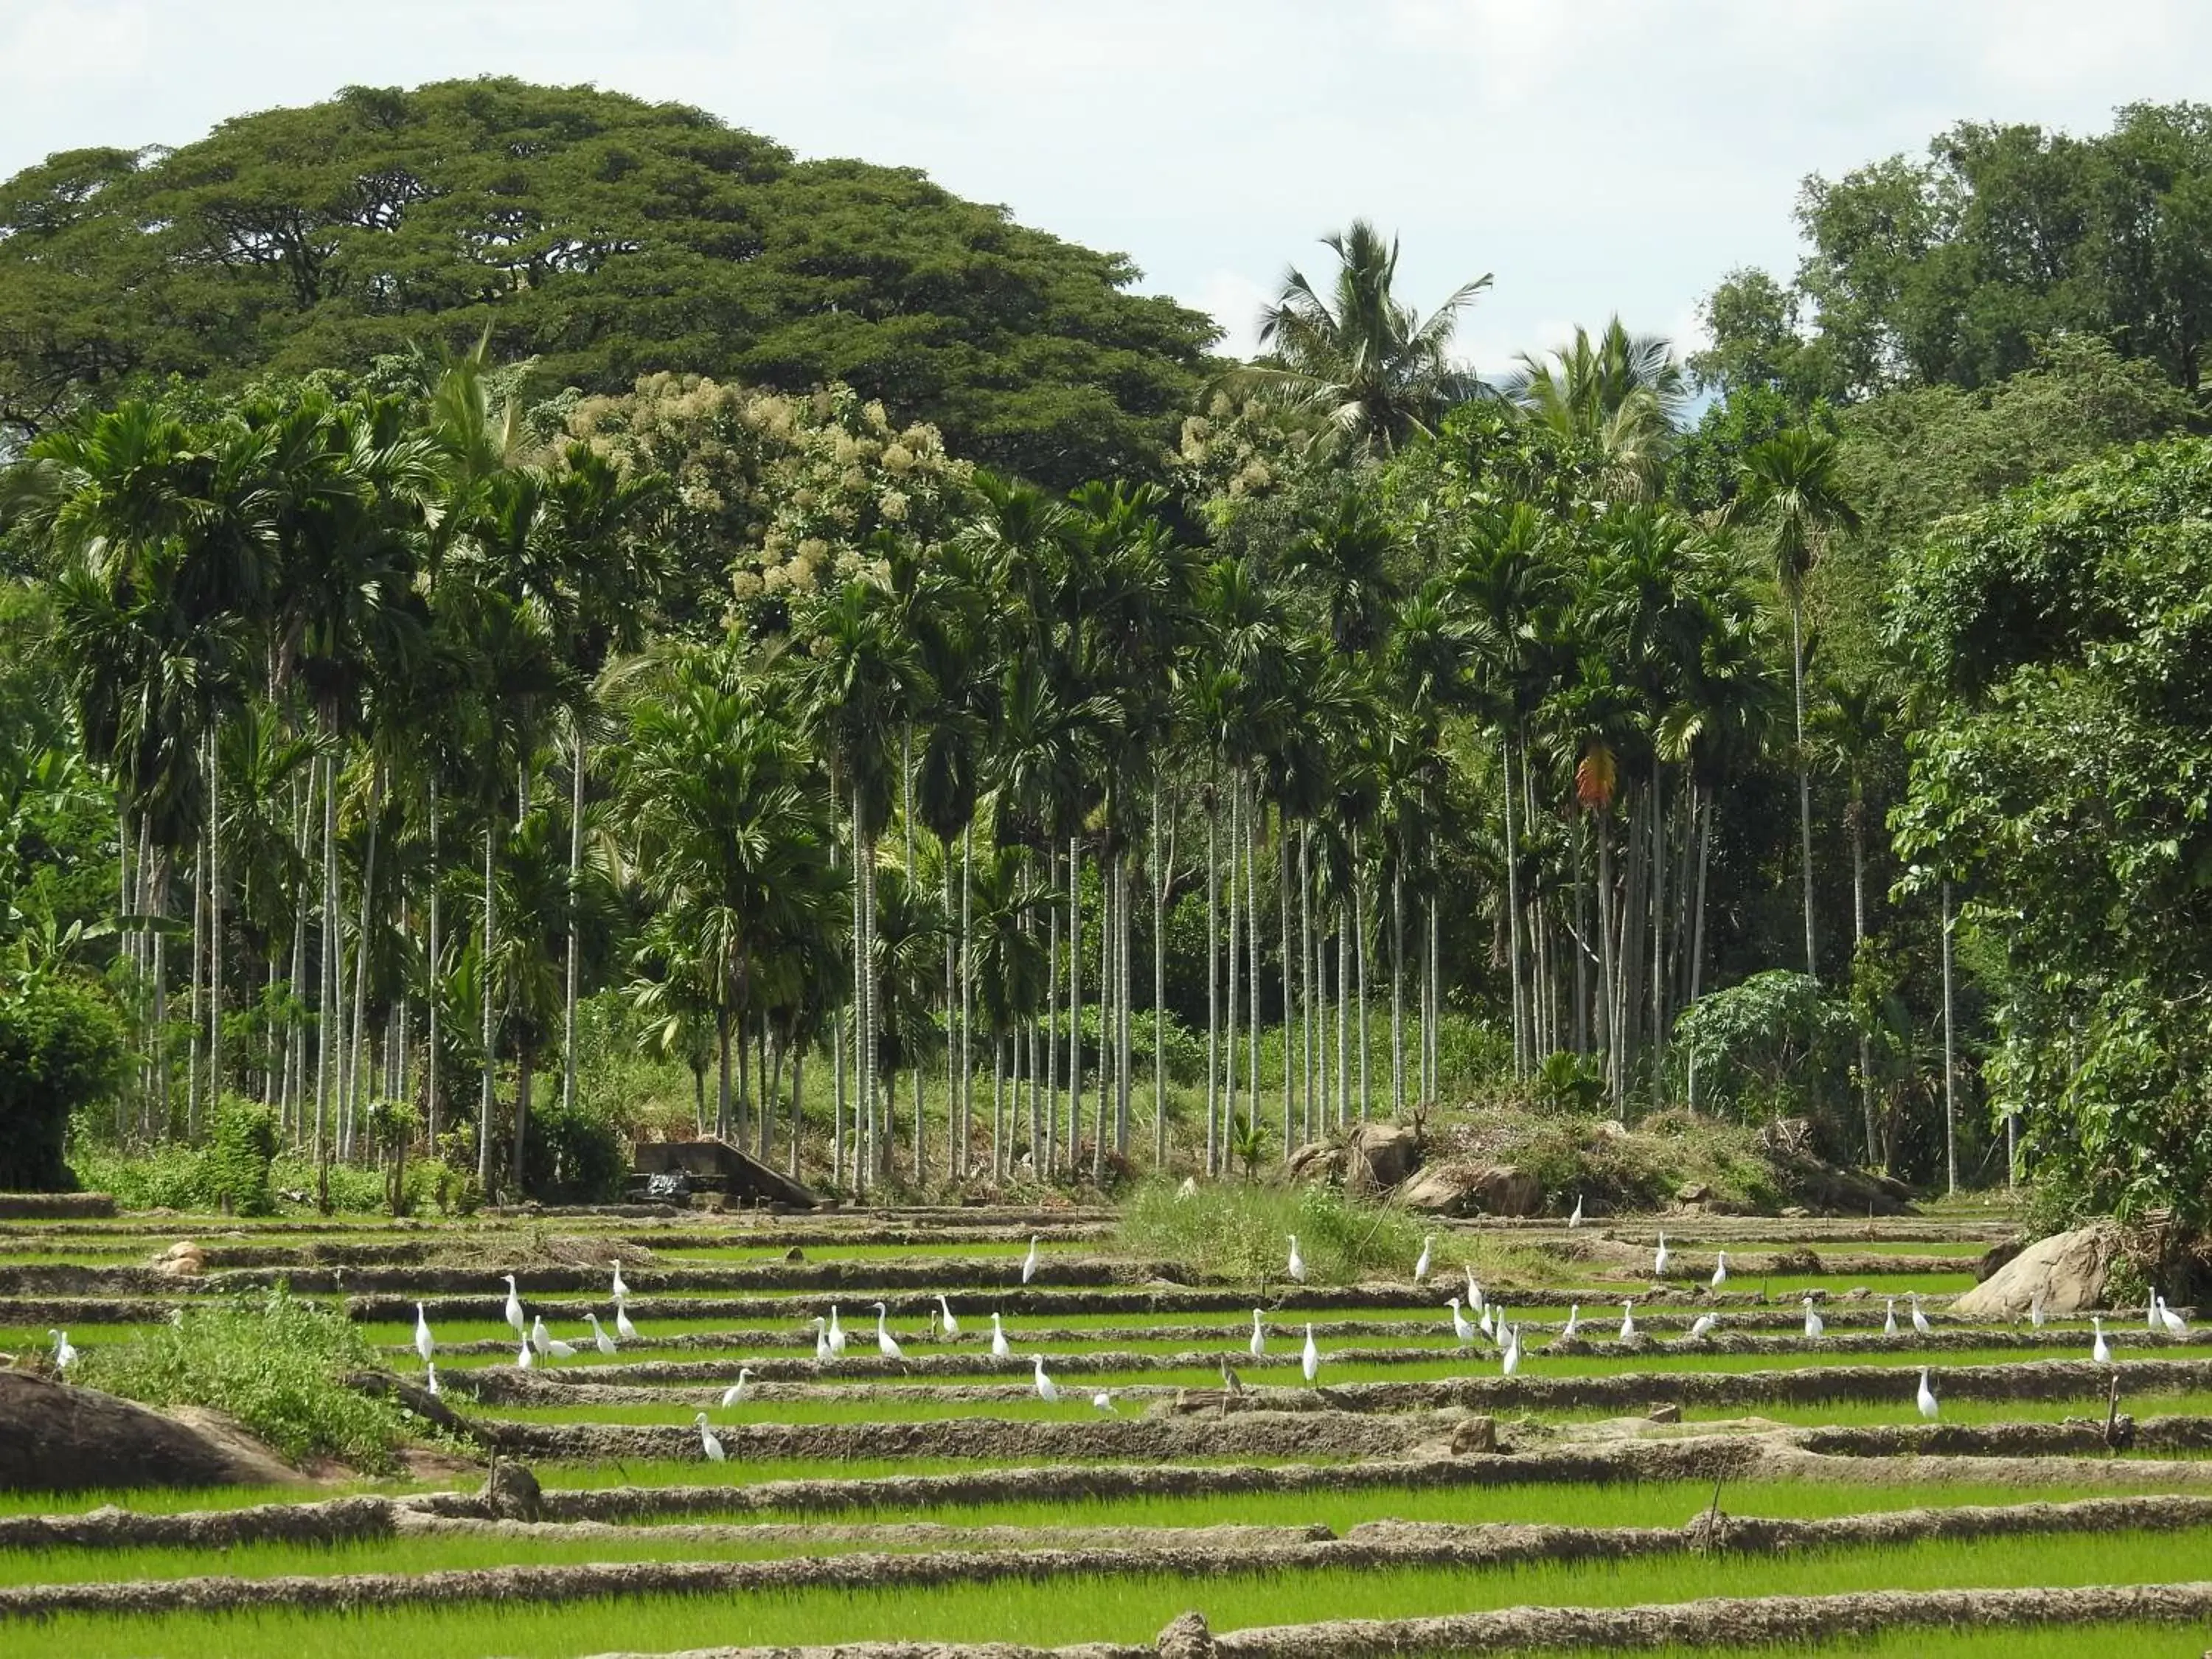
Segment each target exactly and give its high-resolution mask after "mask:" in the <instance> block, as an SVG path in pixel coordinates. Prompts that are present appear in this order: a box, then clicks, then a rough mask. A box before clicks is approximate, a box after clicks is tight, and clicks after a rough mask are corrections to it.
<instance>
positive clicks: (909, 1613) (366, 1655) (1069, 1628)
mask: <svg viewBox="0 0 2212 1659" xmlns="http://www.w3.org/2000/svg"><path fill="white" fill-rule="evenodd" d="M2208 1551H2212V1529H2202V1528H2200V1529H2195V1530H2191V1531H2185V1532H2166V1533H2136V1532H2114V1533H2101V1534H2088V1535H2066V1536H2059V1537H2049V1536H2015V1537H2004V1538H1991V1539H1972V1540H1963V1541H1961V1540H1942V1541H1932V1542H1927V1543H1917V1544H1912V1545H1906V1546H1893V1547H1879V1548H1855V1549H1848V1550H1835V1551H1818V1552H1807V1553H1802V1554H1795V1555H1784V1556H1773V1555H1729V1554H1725V1553H1717V1554H1709V1555H1694V1556H1682V1555H1668V1556H1663V1557H1657V1558H1651V1559H1632V1560H1627V1561H1620V1562H1581V1561H1577V1562H1546V1563H1541V1564H1535V1565H1522V1566H1515V1567H1510V1568H1502V1569H1493V1570H1480V1569H1464V1568H1462V1569H1455V1570H1449V1571H1442V1570H1435V1569H1427V1568H1421V1569H1406V1570H1376V1569H1371V1568H1370V1569H1363V1570H1358V1571H1351V1570H1342V1569H1328V1570H1322V1571H1274V1572H1265V1573H1238V1574H1214V1575H1211V1576H1208V1577H1205V1578H1204V1579H1201V1580H1194V1579H1192V1578H1190V1577H1185V1576H1181V1575H1166V1574H1159V1573H1148V1572H1138V1573H1129V1574H1126V1575H1117V1576H1114V1577H1091V1578H1078V1579H1069V1578H1054V1579H1046V1580H1037V1581H1023V1580H1012V1581H998V1582H994V1583H984V1584H952V1585H943V1586H935V1587H929V1588H906V1587H889V1586H887V1587H884V1588H882V1589H852V1588H850V1587H847V1586H842V1585H841V1586H836V1587H809V1588H806V1589H798V1590H785V1591H773V1592H764V1593H760V1594H747V1595H702V1596H696V1597H684V1598H678V1597H652V1596H635V1597H629V1598H625V1599H622V1600H609V1601H590V1602H580V1603H556V1604H533V1603H531V1602H527V1601H507V1602H501V1603H496V1604H483V1605H477V1606H460V1607H453V1606H439V1607H410V1606H406V1605H392V1606H384V1607H364V1608H360V1609H357V1610H353V1611H349V1612H345V1613H302V1612H299V1611H295V1610H289V1609H283V1610H280V1609H268V1610H261V1611H256V1612H253V1613H230V1614H208V1613H179V1614H171V1615H143V1614H140V1615H112V1614H76V1613H72V1614H64V1615H61V1616H58V1617H56V1618H54V1619H52V1620H47V1621H46V1622H44V1623H43V1624H41V1625H40V1627H39V1629H38V1631H37V1632H36V1635H37V1640H38V1642H39V1644H40V1651H42V1652H53V1653H66V1654H69V1655H70V1656H71V1659H125V1656H131V1659H137V1656H143V1655H144V1654H148V1653H160V1654H161V1655H163V1656H164V1659H259V1656H264V1655H268V1656H279V1655H281V1656H285V1659H291V1656H296V1655H298V1654H301V1653H313V1654H314V1655H316V1656H317V1659H388V1656H389V1655H390V1654H392V1653H393V1652H404V1653H406V1654H407V1655H408V1656H409V1659H477V1656H481V1655H483V1654H485V1653H500V1654H506V1655H512V1656H517V1659H566V1656H572V1655H579V1654H588V1653H599V1652H605V1651H607V1650H625V1651H630V1652H656V1651H667V1650H679V1649H684V1648H692V1647H704V1646H709V1645H713V1644H716V1643H719V1642H724V1641H726V1640H727V1639H728V1632H730V1631H731V1630H732V1628H741V1629H742V1630H743V1631H744V1640H745V1641H746V1642H748V1643H750V1644H761V1645H781V1644H787V1645H793V1646H797V1645H801V1644H811V1643H821V1642H824V1641H829V1640H837V1641H843V1642H856V1641H867V1640H889V1639H898V1640H903V1641H908V1642H933V1641H934V1642H977V1641H983V1640H994V1641H1000V1642H1010V1643H1016V1644H1032V1645H1038V1646H1044V1645H1049V1644H1065V1643H1071V1642H1080V1641H1105V1642H1119V1643H1124V1644H1138V1643H1144V1642H1149V1641H1150V1640H1151V1639H1152V1637H1153V1636H1154V1635H1155V1634H1156V1633H1157V1632H1158V1631H1159V1630H1160V1628H1161V1627H1162V1626H1164V1625H1166V1624H1167V1623H1168V1621H1169V1620H1171V1619H1173V1618H1175V1617H1176V1615H1177V1614H1179V1613H1182V1612H1183V1611H1184V1610H1185V1609H1187V1608H1190V1607H1197V1608H1199V1609H1200V1610H1201V1611H1202V1612H1203V1613H1205V1614H1206V1618H1207V1620H1208V1621H1209V1622H1210V1623H1211V1624H1212V1626H1213V1627H1214V1629H1216V1630H1217V1631H1222V1630H1235V1629H1239V1628H1243V1627H1246V1626H1257V1625H1284V1624H1303V1623H1310V1622H1316V1621H1319V1620H1336V1619H1356V1618H1370V1619H1378V1618H1385V1619H1387V1618H1411V1617H1419V1616H1425V1615H1437V1614H1444V1613H1469V1612H1478V1611H1482V1610H1486V1609H1488V1608H1493V1607H1515V1606H1524V1605H1534V1606H1550V1607H1577V1606H1608V1607H1626V1606H1634V1605H1638V1604H1642V1603H1646V1602H1678V1601H1690V1600H1695V1599H1699V1598H1702V1597H1706V1596H1745V1595H1827V1594H1835V1593H1840V1592H1845V1591H1850V1590H1856V1589H1900V1590H1908V1591H1909V1590H1916V1589H1941V1588H1948V1587H1979V1588H2002V1587H2010V1586H2028V1585H2038V1586H2046V1587H2063V1586H2068V1585H2078V1584H2125V1583H2162V1582H2166V1581H2167V1580H2169V1579H2172V1577H2176V1576H2177V1574H2178V1573H2179V1572H2181V1571H2185V1569H2186V1567H2187V1565H2189V1564H2191V1563H2193V1562H2198V1561H2202V1560H2203V1559H2207V1552H2208ZM2008 1634H2010V1632H2008Z"/></svg>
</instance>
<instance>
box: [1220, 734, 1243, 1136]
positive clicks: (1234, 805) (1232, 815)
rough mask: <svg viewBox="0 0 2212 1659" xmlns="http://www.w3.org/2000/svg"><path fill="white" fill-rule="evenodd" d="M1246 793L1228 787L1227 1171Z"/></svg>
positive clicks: (1233, 1115)
mask: <svg viewBox="0 0 2212 1659" xmlns="http://www.w3.org/2000/svg"><path fill="white" fill-rule="evenodd" d="M1243 814H1244V792H1243V790H1242V789H1241V788H1239V787H1237V781H1236V779H1235V778H1234V777H1232V778H1231V781H1230V785H1229V1005H1228V1009H1229V1011H1228V1019H1227V1024H1226V1028H1225V1033H1224V1035H1225V1044H1226V1046H1225V1048H1224V1051H1223V1055H1222V1084H1221V1090H1222V1108H1221V1128H1222V1166H1223V1167H1224V1168H1227V1167H1228V1162H1229V1158H1230V1156H1231V1153H1230V1151H1229V1148H1230V1146H1231V1137H1232V1136H1233V1134H1234V1133H1235V1127H1236V1123H1237V1013H1238V1009H1237V971H1238V962H1237V920H1238V917H1239V915H1240V914H1241V912H1242V910H1243V895H1242V892H1241V890H1240V888H1239V884H1238V883H1237V846H1238V836H1239V833H1240V831H1241V829H1242V827H1243Z"/></svg>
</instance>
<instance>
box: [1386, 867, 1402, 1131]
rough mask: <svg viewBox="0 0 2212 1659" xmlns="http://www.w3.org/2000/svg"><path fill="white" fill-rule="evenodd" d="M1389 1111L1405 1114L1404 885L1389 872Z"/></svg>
mask: <svg viewBox="0 0 2212 1659" xmlns="http://www.w3.org/2000/svg"><path fill="white" fill-rule="evenodd" d="M1390 1112H1391V1115H1392V1116H1394V1117H1403V1116H1404V1115H1405V1113H1406V888H1405V880H1404V878H1403V877H1402V875H1401V873H1400V872H1397V871H1395V870H1393V871H1392V872H1390Z"/></svg>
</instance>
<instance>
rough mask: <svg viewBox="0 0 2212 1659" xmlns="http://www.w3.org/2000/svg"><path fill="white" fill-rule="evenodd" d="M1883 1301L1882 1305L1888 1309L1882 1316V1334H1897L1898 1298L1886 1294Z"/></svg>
mask: <svg viewBox="0 0 2212 1659" xmlns="http://www.w3.org/2000/svg"><path fill="white" fill-rule="evenodd" d="M1881 1301H1882V1306H1883V1307H1884V1308H1885V1309H1886V1310H1887V1311H1886V1312H1885V1313H1884V1314H1883V1315H1882V1316H1881V1334H1883V1335H1884V1336H1895V1335H1896V1334H1897V1298H1896V1297H1893V1296H1886V1297H1882V1299H1881Z"/></svg>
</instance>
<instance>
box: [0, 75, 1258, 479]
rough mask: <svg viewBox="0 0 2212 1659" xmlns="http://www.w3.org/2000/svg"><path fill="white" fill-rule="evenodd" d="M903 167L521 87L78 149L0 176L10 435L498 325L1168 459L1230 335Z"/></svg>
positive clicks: (919, 414)
mask: <svg viewBox="0 0 2212 1659" xmlns="http://www.w3.org/2000/svg"><path fill="white" fill-rule="evenodd" d="M1136 276H1137V271H1136V270H1135V268H1134V267H1133V265H1131V264H1130V263H1129V262H1128V261H1127V259H1126V258H1122V257H1121V256H1119V255H1116V254H1107V253H1097V252H1092V251H1091V250H1090V249H1087V248H1083V247H1079V246H1076V245H1074V244H1073V243H1069V242H1064V241H1061V240H1059V239H1058V238H1056V237H1053V236H1050V235H1048V234H1044V233H1042V232H1041V231H1036V230H1030V229H1028V228H1024V227H1023V226H1020V225H1018V224H1015V223H1014V222H1012V220H1011V219H1010V218H1009V217H1008V216H1007V215H1006V212H1005V210H1002V209H1000V208H995V207H988V206H984V205H981V204H976V203H972V202H966V201H963V200H962V199H960V198H959V197H957V196H954V195H952V194H951V193H950V192H949V191H945V190H942V189H939V187H938V186H936V185H933V184H931V183H930V182H929V181H928V180H927V179H926V178H924V177H923V176H922V175H921V173H918V172H915V171H914V170H913V169H910V168H894V167H873V166H870V165H867V164H866V163H863V162H860V161H807V162H800V161H794V160H793V157H792V155H791V154H790V152H789V151H787V150H786V149H783V148H781V146H780V145H777V144H775V143H773V142H771V141H769V139H766V138H763V137H758V136H757V135H755V134H752V133H750V132H746V131H744V130H742V129H739V128H734V127H731V126H728V125H725V124H724V123H723V122H722V121H720V119H718V118H715V117H714V116H712V115H709V114H708V113H707V112H704V111H701V110H696V109H692V108H689V107H687V106H682V105H674V104H651V103H647V102H645V101H643V100H640V99H635V98H629V97H624V96H623V95H621V94H616V93H608V92H599V91H597V90H594V89H592V88H586V87H572V88H551V87H537V86H531V85H528V84H526V83H525V82H519V81H513V80H478V81H453V82H439V83H436V84H433V85H428V86H423V87H419V88H415V89H413V90H412V91H401V90H398V89H391V88H365V87H356V88H348V89H347V90H346V91H344V92H343V93H341V94H338V96H337V97H336V98H335V99H333V100H331V101H329V102H328V103H323V104H317V105H314V106H310V107H307V108H304V109H278V110H270V111H266V112H262V113H259V114H255V115H249V116H244V117H241V118H238V119H235V120H232V121H228V122H225V123H224V124H223V125H221V126H219V127H217V128H216V131H214V132H213V133H211V134H210V136H209V137H205V138H204V139H202V140H200V141H199V142H198V143H191V144H187V145H185V146H183V147H182V148H180V149H162V148H149V149H143V150H131V149H83V150H73V151H69V152H66V153H64V154H61V155H54V156H51V157H49V158H48V159H47V160H46V161H45V162H43V163H41V164H40V165H39V166H37V167H30V168H27V169H26V170H25V171H23V172H22V173H18V174H17V175H16V176H15V178H13V179H9V180H8V181H7V182H6V183H5V184H4V185H0V431H4V432H9V433H12V434H13V435H15V436H17V437H19V438H20V437H22V436H25V435H29V434H31V433H33V432H35V431H38V430H40V429H42V428H45V427H46V426H48V425H50V424H52V422H55V421H56V420H57V419H58V418H59V417H60V416H63V415H64V414H65V413H66V412H67V411H69V410H71V409H72V408H75V407H76V406H77V405H79V404H82V403H84V402H86V401H88V400H96V399H105V398H110V397H112V395H113V388H114V387H115V386H117V385H118V382H125V381H129V380H133V379H135V378H138V377H160V376H165V375H168V374H181V375H184V376H185V377H187V378H190V379H208V380H216V381H235V380H240V379H241V378H244V377H246V376H250V375H252V374H257V373H259V372H262V371H264V370H270V369H274V370H278V371H286V372H306V371H308V370H312V369H317V368H343V367H346V366H349V365H355V366H357V365H360V364H362V363H365V362H367V361H368V359H369V358H370V357H372V356H374V355H376V354H378V353H380V352H389V351H394V350H398V349H404V348H405V347H408V346H410V344H413V343H417V342H423V341H431V342H437V343H444V344H447V345H460V344H464V343H468V342H471V341H474V340H475V339H477V337H479V336H480V335H482V334H483V332H484V331H486V330H487V329H489V331H490V340H491V348H492V350H493V352H494V354H495V356H499V357H501V358H505V359H508V360H513V359H516V358H521V357H532V356H534V357H536V358H538V360H539V363H540V367H541V368H542V369H543V371H544V374H546V375H547V376H548V377H550V378H551V379H553V380H556V382H566V383H572V384H575V385H580V386H584V387H586V388H587V389H590V390H594V391H600V392H617V391H622V390H625V389H627V388H628V387H629V385H630V384H631V383H632V381H634V380H635V379H636V378H637V376H638V375H640V374H645V373H649V372H652V371H655V370H660V369H676V370H682V371H688V372H690V373H694V374H710V375H714V376H717V377H726V378H729V379H733V380H743V381H744V382H747V383H748V384H752V385H758V386H771V387H775V388H780V389H782V390H787V391H804V390H806V389H808V388H811V387H812V386H816V385H817V384H821V383H824V382H828V381H831V380H842V381H843V382H845V383H846V384H848V385H849V386H853V387H854V388H855V389H856V390H858V391H859V392H861V393H862V395H863V396H866V397H872V398H881V399H882V400H883V401H884V404H886V405H887V406H888V407H889V408H890V410H892V412H893V413H894V414H895V415H896V416H899V417H900V418H902V419H905V420H912V419H926V420H928V421H931V422H935V423H936V424H937V425H938V426H939V427H940V428H943V429H944V430H945V434H946V435H947V436H948V438H950V439H951V440H952V441H953V442H954V443H955V445H956V447H957V448H958V449H959V451H960V453H963V455H966V456H968V457H969V458H971V459H977V460H982V461H987V462H989V463H990V464H992V465H997V466H1000V467H1002V468H1004V469H1005V470H1006V471H1012V472H1017V473H1021V474H1024V475H1026V476H1030V477H1036V478H1038V479H1041V480H1042V481H1044V482H1047V483H1055V484H1058V485H1060V486H1061V487H1067V486H1071V485H1073V484H1074V483H1079V482H1080V481H1081V480H1083V479H1085V478H1089V477H1100V476H1105V475H1109V474H1112V473H1115V472H1117V471H1118V472H1128V471H1137V472H1146V471H1153V470H1155V469H1156V467H1157V465H1158V459H1159V455H1160V452H1161V449H1162V447H1163V445H1164V443H1165V441H1167V440H1168V439H1169V438H1170V436H1171V434H1172V422H1173V420H1174V419H1175V418H1176V416H1179V415H1180V413H1181V411H1182V407H1183V405H1184V404H1185V403H1186V402H1187V400H1188V393H1189V392H1190V390H1191V388H1192V386H1194V383H1195V377H1196V374H1197V372H1198V369H1199V368H1200V357H1201V354H1202V353H1203V352H1204V351H1205V349H1206V347H1207V346H1208V345H1209V344H1210V343H1212V339H1213V337H1214V334H1215V330H1214V327H1213V325H1212V323H1211V322H1210V321H1209V320H1208V319H1206V318H1205V317H1203V316H1201V315H1200V314H1199V313H1195V312H1192V311H1188V310H1186V309H1184V308H1183V307H1180V306H1178V305H1176V303H1174V302H1173V301H1170V300H1167V299H1164V298H1147V297H1142V296H1139V295H1133V294H1131V293H1129V292H1127V289H1128V286H1129V284H1130V283H1133V281H1135V279H1136Z"/></svg>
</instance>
